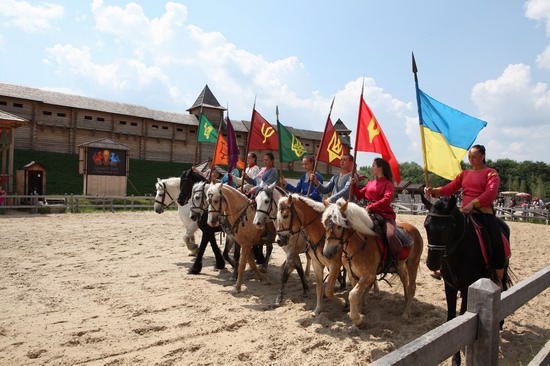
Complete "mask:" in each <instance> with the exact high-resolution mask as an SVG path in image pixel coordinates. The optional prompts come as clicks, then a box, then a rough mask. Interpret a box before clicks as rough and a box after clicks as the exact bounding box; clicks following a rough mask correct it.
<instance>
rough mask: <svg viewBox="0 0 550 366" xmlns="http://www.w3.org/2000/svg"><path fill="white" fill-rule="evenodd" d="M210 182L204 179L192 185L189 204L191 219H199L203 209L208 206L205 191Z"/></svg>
mask: <svg viewBox="0 0 550 366" xmlns="http://www.w3.org/2000/svg"><path fill="white" fill-rule="evenodd" d="M209 187H210V184H209V183H208V182H206V181H204V182H198V183H195V184H194V185H193V191H192V193H191V200H190V204H189V218H190V219H191V220H193V221H197V222H198V221H199V220H200V218H201V216H202V214H203V212H204V210H206V209H207V208H208V202H207V200H206V191H207V190H208V188H209Z"/></svg>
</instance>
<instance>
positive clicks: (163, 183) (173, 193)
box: [153, 177, 199, 256]
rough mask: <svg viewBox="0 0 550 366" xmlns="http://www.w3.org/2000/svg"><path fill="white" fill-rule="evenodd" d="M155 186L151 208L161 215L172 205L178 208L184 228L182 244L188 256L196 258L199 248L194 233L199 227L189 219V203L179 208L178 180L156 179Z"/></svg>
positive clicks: (173, 178) (174, 178)
mask: <svg viewBox="0 0 550 366" xmlns="http://www.w3.org/2000/svg"><path fill="white" fill-rule="evenodd" d="M155 186H156V188H157V195H156V196H155V204H154V206H153V207H154V209H155V212H156V213H158V214H161V213H163V212H164V209H165V208H166V207H168V206H170V205H172V204H176V205H177V206H178V215H179V217H180V220H181V222H182V223H183V227H184V232H183V242H184V243H185V245H186V246H187V249H188V250H189V255H190V256H196V255H197V250H198V248H199V246H198V245H197V244H196V243H195V231H197V229H198V228H199V226H198V224H197V223H196V222H195V221H193V220H191V219H190V218H189V203H187V204H185V205H184V206H181V205H179V204H178V203H177V201H176V200H177V198H178V195H179V193H180V178H176V177H172V178H167V179H160V178H157V183H156V184H155Z"/></svg>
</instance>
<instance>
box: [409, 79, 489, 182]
mask: <svg viewBox="0 0 550 366" xmlns="http://www.w3.org/2000/svg"><path fill="white" fill-rule="evenodd" d="M416 99H417V103H418V116H419V120H420V129H421V133H422V134H423V135H424V144H423V146H422V152H423V154H424V163H425V164H426V165H427V166H426V167H427V169H428V170H429V171H430V172H432V173H434V174H437V175H439V176H441V177H443V178H445V179H449V180H452V179H454V178H455V177H456V176H457V175H458V174H460V172H461V171H462V169H461V167H460V162H461V161H462V159H463V158H464V156H465V155H466V153H467V152H468V150H469V149H470V147H472V145H473V144H474V141H475V139H476V137H477V135H478V134H479V132H480V131H481V130H482V129H483V128H484V127H485V126H487V122H485V121H482V120H480V119H477V118H474V117H471V116H469V115H467V114H464V113H462V112H460V111H458V110H456V109H453V108H451V107H449V106H447V105H445V104H443V103H441V102H439V101H437V100H435V99H433V98H432V97H430V96H429V95H428V94H426V93H424V92H423V91H422V90H420V88H418V84H417V85H416Z"/></svg>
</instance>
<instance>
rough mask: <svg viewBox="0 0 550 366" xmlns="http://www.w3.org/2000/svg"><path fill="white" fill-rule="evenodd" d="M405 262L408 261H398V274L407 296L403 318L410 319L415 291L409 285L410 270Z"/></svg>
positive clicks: (404, 294)
mask: <svg viewBox="0 0 550 366" xmlns="http://www.w3.org/2000/svg"><path fill="white" fill-rule="evenodd" d="M405 264H406V262H405V261H404V260H401V261H399V262H398V264H397V274H398V275H399V279H400V280H401V283H402V284H403V296H404V297H405V309H404V310H403V313H402V314H401V317H402V318H403V319H409V316H410V315H411V303H412V299H413V297H414V292H413V291H412V289H411V287H410V285H409V270H408V269H407V266H406V265H405Z"/></svg>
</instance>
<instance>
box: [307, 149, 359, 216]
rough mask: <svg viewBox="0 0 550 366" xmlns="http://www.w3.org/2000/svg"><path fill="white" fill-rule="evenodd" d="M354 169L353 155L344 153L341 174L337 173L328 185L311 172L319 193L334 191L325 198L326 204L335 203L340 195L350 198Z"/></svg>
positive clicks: (311, 177) (341, 161)
mask: <svg viewBox="0 0 550 366" xmlns="http://www.w3.org/2000/svg"><path fill="white" fill-rule="evenodd" d="M352 171H353V156H352V155H350V154H344V155H342V158H341V159H340V174H335V175H334V176H333V177H332V178H331V179H330V182H329V183H328V184H327V185H323V184H321V182H319V180H318V179H317V176H316V175H315V174H311V176H310V179H311V180H313V185H314V186H315V188H317V191H319V193H322V194H328V193H331V192H332V195H331V196H330V197H329V198H325V199H324V200H323V203H324V204H325V206H328V205H329V204H330V203H335V202H336V201H337V200H338V198H340V197H344V198H346V199H347V198H348V196H349V187H350V177H351V174H352Z"/></svg>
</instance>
